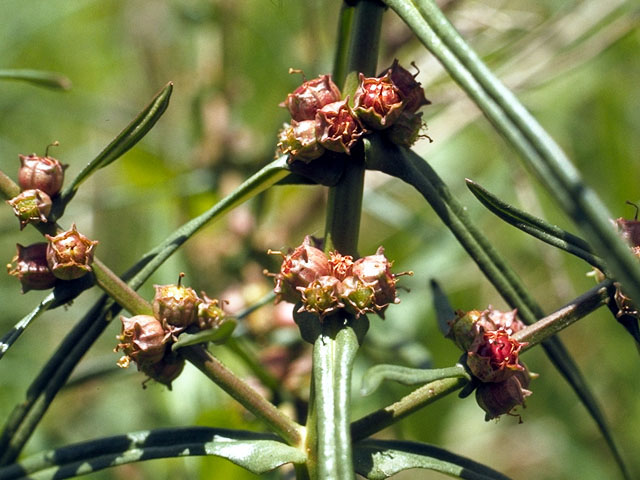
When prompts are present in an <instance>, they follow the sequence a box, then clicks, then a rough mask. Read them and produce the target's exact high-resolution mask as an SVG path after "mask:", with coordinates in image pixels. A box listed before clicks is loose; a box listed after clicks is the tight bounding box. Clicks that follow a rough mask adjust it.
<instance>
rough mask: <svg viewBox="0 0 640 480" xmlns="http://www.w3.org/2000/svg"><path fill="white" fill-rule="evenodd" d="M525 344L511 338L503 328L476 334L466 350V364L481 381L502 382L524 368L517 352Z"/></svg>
mask: <svg viewBox="0 0 640 480" xmlns="http://www.w3.org/2000/svg"><path fill="white" fill-rule="evenodd" d="M524 345H526V343H520V342H518V341H517V340H515V339H513V338H512V337H511V336H510V335H509V333H508V332H507V331H506V330H505V329H504V328H499V329H498V330H494V331H487V332H484V333H483V334H481V335H478V336H477V337H476V338H475V340H474V341H473V343H472V344H471V346H470V347H469V351H468V352H467V353H468V355H467V365H468V366H469V369H470V370H471V373H473V375H475V376H476V377H477V378H478V379H479V380H480V381H481V382H503V381H504V380H506V379H507V378H509V377H510V376H512V375H513V374H514V373H515V372H517V371H519V370H524V367H523V366H522V365H521V364H520V363H518V352H520V349H521V348H522V347H523V346H524Z"/></svg>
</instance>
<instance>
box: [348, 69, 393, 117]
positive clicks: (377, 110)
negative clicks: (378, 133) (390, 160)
mask: <svg viewBox="0 0 640 480" xmlns="http://www.w3.org/2000/svg"><path fill="white" fill-rule="evenodd" d="M353 101H354V112H355V113H356V115H358V117H359V118H360V119H361V120H362V121H363V122H364V124H365V125H366V126H367V127H370V128H373V129H374V130H383V129H385V128H388V127H390V126H391V125H392V124H393V123H394V122H395V121H396V119H397V118H398V116H399V115H400V114H401V113H402V110H403V109H404V107H405V104H404V102H403V101H402V96H401V93H400V90H399V89H398V87H396V86H395V85H394V83H393V82H392V81H391V76H390V71H389V72H387V73H386V74H385V75H384V76H382V77H365V76H364V75H363V74H362V73H361V74H360V85H359V86H358V89H357V90H356V93H355V95H354V97H353Z"/></svg>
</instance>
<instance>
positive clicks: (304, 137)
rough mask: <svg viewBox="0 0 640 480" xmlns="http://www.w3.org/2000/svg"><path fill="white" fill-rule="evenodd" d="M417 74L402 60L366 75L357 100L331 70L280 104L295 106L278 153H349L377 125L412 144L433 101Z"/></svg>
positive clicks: (307, 156)
mask: <svg viewBox="0 0 640 480" xmlns="http://www.w3.org/2000/svg"><path fill="white" fill-rule="evenodd" d="M416 75H417V74H416ZM416 75H412V74H411V73H409V72H408V71H407V70H406V69H404V68H403V67H401V66H400V65H399V64H398V61H397V60H396V61H394V63H393V65H392V66H391V67H390V68H388V69H386V70H385V71H384V72H383V73H381V74H380V75H379V76H378V77H365V76H364V75H363V74H360V76H359V79H360V83H359V85H358V89H357V90H356V92H355V95H354V97H353V103H352V104H351V103H350V101H349V100H350V99H349V97H347V98H344V99H343V98H342V94H341V92H340V90H339V89H338V87H337V86H336V84H335V83H334V82H333V81H332V80H331V76H330V75H320V76H319V77H317V78H314V79H312V80H308V81H305V82H304V83H303V84H302V85H300V86H299V87H298V88H297V89H296V90H295V91H294V92H293V93H290V94H289V95H288V96H287V98H286V100H285V101H284V102H282V103H281V104H280V106H282V107H285V108H286V109H287V110H289V113H290V114H291V123H289V124H285V125H284V128H283V129H282V130H281V131H280V133H279V135H278V140H279V141H278V153H279V154H288V155H289V157H290V160H291V161H293V160H300V161H303V162H306V163H308V162H310V161H312V160H315V159H316V158H319V157H320V156H322V155H323V154H324V152H325V151H327V150H329V151H332V152H338V153H345V154H347V155H349V154H350V153H351V149H352V148H353V146H354V145H355V144H356V142H357V141H358V140H359V139H360V138H361V137H362V136H363V135H364V134H366V133H368V132H370V131H372V130H384V131H385V133H386V134H387V137H388V138H389V139H390V140H391V141H392V142H394V143H397V144H400V145H403V146H411V145H412V144H413V143H414V142H415V141H416V140H417V139H418V137H419V131H420V129H421V128H422V125H423V123H422V114H421V113H417V111H418V109H419V108H421V107H422V106H424V105H428V104H429V103H430V102H429V101H428V100H427V99H426V98H425V96H424V91H423V89H422V87H421V86H420V83H418V82H417V81H416V80H415V76H416Z"/></svg>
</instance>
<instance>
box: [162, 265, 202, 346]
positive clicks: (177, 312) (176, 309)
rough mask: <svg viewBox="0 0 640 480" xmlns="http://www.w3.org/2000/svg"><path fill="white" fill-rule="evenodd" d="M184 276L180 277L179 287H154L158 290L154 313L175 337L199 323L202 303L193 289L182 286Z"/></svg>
mask: <svg viewBox="0 0 640 480" xmlns="http://www.w3.org/2000/svg"><path fill="white" fill-rule="evenodd" d="M183 276H184V274H181V275H180V279H179V280H178V284H177V285H176V284H171V285H154V286H153V287H154V288H155V290H156V294H155V297H154V298H153V304H152V306H153V313H154V314H155V316H156V317H157V318H158V319H159V320H160V321H161V322H162V325H163V326H164V327H165V329H166V330H168V331H170V332H171V333H172V334H173V335H176V334H178V333H180V332H182V331H183V330H184V329H185V328H187V327H188V326H189V325H192V324H194V323H196V322H197V320H198V306H199V305H200V304H201V303H202V300H201V299H200V297H198V294H197V293H196V292H195V290H194V289H193V288H191V287H184V286H182V284H181V280H182V277H183Z"/></svg>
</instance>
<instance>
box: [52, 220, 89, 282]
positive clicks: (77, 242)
mask: <svg viewBox="0 0 640 480" xmlns="http://www.w3.org/2000/svg"><path fill="white" fill-rule="evenodd" d="M45 237H47V240H49V245H48V247H47V263H48V264H49V268H50V269H51V271H52V272H53V274H54V275H55V276H56V277H58V278H60V279H62V280H74V279H76V278H80V277H82V276H84V275H86V274H87V273H89V272H90V271H91V263H92V262H93V254H94V250H95V247H96V245H97V244H98V242H97V241H93V240H89V239H88V238H87V237H85V236H84V235H83V234H81V233H80V232H78V229H77V228H76V224H75V223H74V224H72V225H71V228H70V229H69V230H67V231H66V232H62V233H60V234H58V235H55V236H51V235H45Z"/></svg>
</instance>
